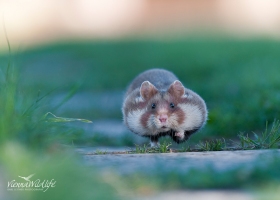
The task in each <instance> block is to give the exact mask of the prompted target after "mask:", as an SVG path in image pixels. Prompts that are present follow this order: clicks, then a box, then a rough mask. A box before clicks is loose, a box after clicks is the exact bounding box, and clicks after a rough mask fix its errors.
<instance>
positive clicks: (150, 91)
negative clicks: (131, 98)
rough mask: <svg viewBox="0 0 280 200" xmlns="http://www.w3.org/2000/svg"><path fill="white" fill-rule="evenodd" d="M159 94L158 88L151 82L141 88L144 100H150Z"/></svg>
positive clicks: (144, 83) (145, 83)
mask: <svg viewBox="0 0 280 200" xmlns="http://www.w3.org/2000/svg"><path fill="white" fill-rule="evenodd" d="M156 93H157V89H156V87H155V86H154V85H153V84H151V83H150V82H149V81H144V82H143V83H142V84H141V87H140V95H141V97H142V98H143V99H144V100H149V99H150V98H151V97H152V96H154V95H155V94H156Z"/></svg>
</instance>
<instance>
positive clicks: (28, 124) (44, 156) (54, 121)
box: [0, 64, 119, 200]
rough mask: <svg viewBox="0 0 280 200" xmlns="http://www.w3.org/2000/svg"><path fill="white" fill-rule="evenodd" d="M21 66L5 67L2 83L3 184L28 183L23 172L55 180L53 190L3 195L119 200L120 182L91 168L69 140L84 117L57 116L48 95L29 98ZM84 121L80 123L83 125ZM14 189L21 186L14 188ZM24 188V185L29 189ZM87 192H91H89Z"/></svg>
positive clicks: (0, 137)
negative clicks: (20, 77)
mask: <svg viewBox="0 0 280 200" xmlns="http://www.w3.org/2000/svg"><path fill="white" fill-rule="evenodd" d="M17 72H18V68H17V67H14V66H12V65H11V64H9V65H8V66H7V67H1V75H3V74H4V75H5V76H0V82H1V83H2V86H3V87H1V88H0V105H1V112H2V113H1V118H0V143H1V146H0V163H1V164H0V171H1V174H3V177H2V178H1V181H0V182H1V185H7V184H8V183H9V182H11V181H13V180H14V181H16V182H18V183H21V182H23V183H24V184H25V183H26V182H24V181H23V180H22V179H20V178H19V177H18V176H25V177H27V176H28V175H30V174H35V176H36V178H35V179H34V181H35V180H38V179H39V180H41V181H42V182H43V181H44V180H54V181H55V186H54V187H52V188H49V189H48V191H46V192H43V191H9V190H7V189H6V188H3V190H1V198H3V199H23V200H24V199H118V198H119V194H117V192H116V189H115V187H114V185H115V182H114V180H110V179H109V178H108V177H104V176H101V175H100V174H98V173H97V172H96V171H95V170H93V169H90V168H88V167H85V166H84V165H82V164H81V161H80V159H79V157H78V156H77V155H75V154H74V153H73V150H72V149H71V148H69V145H68V148H66V146H65V145H61V144H65V143H67V142H68V139H69V137H71V135H72V134H73V133H75V132H76V131H77V130H75V129H74V128H69V126H67V125H66V124H67V123H69V122H70V123H71V122H73V121H79V122H80V121H81V122H88V121H87V120H84V119H82V120H81V119H75V118H63V117H57V116H55V115H54V114H52V113H51V112H49V111H55V108H52V107H50V106H46V102H45V101H44V100H45V99H46V98H48V95H42V96H41V95H38V96H37V97H36V98H35V99H34V100H33V101H29V98H26V99H25V98H24V97H26V96H25V94H24V93H22V92H21V88H20V82H18V73H17ZM81 122H80V123H81ZM12 189H18V188H17V187H13V188H12ZM23 190H24V188H23ZM85 191H86V192H85Z"/></svg>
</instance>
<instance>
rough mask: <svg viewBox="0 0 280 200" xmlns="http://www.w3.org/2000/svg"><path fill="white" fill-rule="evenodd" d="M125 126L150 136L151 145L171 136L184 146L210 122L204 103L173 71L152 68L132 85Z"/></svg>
mask: <svg viewBox="0 0 280 200" xmlns="http://www.w3.org/2000/svg"><path fill="white" fill-rule="evenodd" d="M122 113H123V120H124V123H125V125H126V126H127V127H128V128H129V129H130V130H131V131H132V132H134V133H136V134H138V135H140V136H144V137H149V138H150V140H151V146H152V147H153V146H158V145H159V143H158V139H159V138H160V137H162V136H170V137H171V138H172V139H173V140H174V141H175V142H177V143H178V144H179V143H182V142H184V141H186V140H188V139H189V137H190V136H191V135H192V134H193V133H195V132H197V131H198V130H200V129H201V128H202V127H203V126H204V125H205V123H206V121H207V115H208V112H207V107H206V104H205V102H204V100H203V99H202V98H201V97H200V96H199V95H198V94H196V93H195V92H193V91H192V90H190V89H187V88H185V87H184V86H183V84H182V83H181V82H180V81H179V80H178V78H177V77H176V76H175V75H174V74H173V73H172V72H170V71H167V70H164V69H151V70H147V71H145V72H143V73H141V74H139V75H138V76H137V77H136V78H135V79H134V80H133V81H132V83H131V84H130V85H129V86H128V89H127V92H126V94H125V97H124V101H123V106H122Z"/></svg>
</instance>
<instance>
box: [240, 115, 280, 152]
mask: <svg viewBox="0 0 280 200" xmlns="http://www.w3.org/2000/svg"><path fill="white" fill-rule="evenodd" d="M253 135H254V138H253V139H252V138H250V137H249V136H248V135H244V134H240V135H239V139H240V143H241V145H240V146H241V148H242V149H271V148H279V146H280V121H279V120H275V121H274V122H273V124H272V127H271V129H270V130H269V129H268V125H267V123H266V129H265V131H264V132H263V133H262V134H261V135H257V134H256V133H253Z"/></svg>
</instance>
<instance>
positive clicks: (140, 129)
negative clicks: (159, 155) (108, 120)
mask: <svg viewBox="0 0 280 200" xmlns="http://www.w3.org/2000/svg"><path fill="white" fill-rule="evenodd" d="M143 114H144V110H134V111H131V112H129V113H128V115H127V125H128V127H129V129H130V130H132V131H133V132H134V133H137V134H139V135H145V134H146V132H147V131H146V129H145V126H143V125H142V123H141V116H142V115H143Z"/></svg>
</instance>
